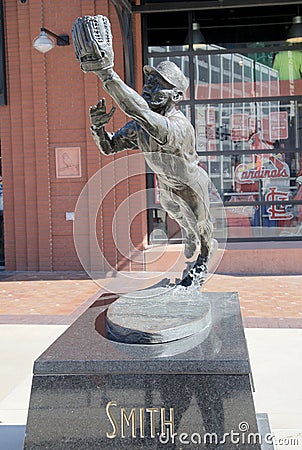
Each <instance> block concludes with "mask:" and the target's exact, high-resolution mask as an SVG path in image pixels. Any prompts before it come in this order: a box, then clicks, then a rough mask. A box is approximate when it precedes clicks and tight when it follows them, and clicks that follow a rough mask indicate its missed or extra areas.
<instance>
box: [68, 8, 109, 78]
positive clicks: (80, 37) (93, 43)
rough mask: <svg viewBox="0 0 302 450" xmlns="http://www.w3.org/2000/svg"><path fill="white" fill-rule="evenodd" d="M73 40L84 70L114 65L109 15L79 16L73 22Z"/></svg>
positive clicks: (94, 69) (104, 68) (103, 68)
mask: <svg viewBox="0 0 302 450" xmlns="http://www.w3.org/2000/svg"><path fill="white" fill-rule="evenodd" d="M72 40H73V45H74V50H75V54H76V57H77V59H78V60H79V61H80V66H81V69H82V70H83V72H91V71H97V70H106V69H109V68H112V67H113V58H114V54H113V48H112V34H111V27H110V22H109V20H108V19H107V17H105V16H101V15H97V16H84V17H79V18H78V19H76V20H75V22H74V24H73V28H72Z"/></svg>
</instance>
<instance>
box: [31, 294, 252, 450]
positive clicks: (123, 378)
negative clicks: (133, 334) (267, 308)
mask: <svg viewBox="0 0 302 450" xmlns="http://www.w3.org/2000/svg"><path fill="white" fill-rule="evenodd" d="M205 295H206V298H207V299H208V300H210V301H211V307H212V318H213V326H212V329H211V332H210V334H209V336H208V338H207V339H206V341H204V342H202V343H198V339H197V340H196V341H194V342H193V341H189V344H190V345H191V346H190V345H189V344H188V343H185V342H184V343H183V345H184V347H183V350H184V351H183V352H181V341H182V340H181V341H180V347H179V348H178V350H177V352H176V351H175V349H174V351H173V352H170V353H172V354H170V355H169V351H168V350H165V354H166V356H155V354H156V352H155V350H152V347H156V346H158V345H159V344H154V345H150V344H149V345H134V344H121V343H118V342H112V341H109V340H108V339H107V338H106V337H105V335H104V334H105V330H104V328H103V326H104V323H105V317H104V314H102V313H103V310H104V308H105V305H104V304H102V303H101V302H96V304H94V305H93V306H92V307H91V308H90V309H89V310H88V311H86V312H85V313H84V314H83V316H82V317H81V318H80V319H79V320H78V321H77V322H75V323H74V324H73V325H72V326H71V327H70V328H69V329H68V330H67V331H66V332H65V333H64V335H62V336H61V337H60V338H59V339H58V340H57V341H56V342H55V343H54V344H53V345H52V346H51V347H50V348H49V349H48V350H47V351H46V352H45V353H44V354H43V355H42V356H41V357H40V358H39V359H38V360H37V361H36V363H35V369H34V377H33V385H32V394H31V400H30V408H29V416H28V423H27V434H26V440H25V447H24V448H25V449H27V450H28V449H41V450H42V449H43V450H47V449H54V450H58V449H62V450H65V449H70V450H77V449H79V450H85V449H87V450H88V449H89V450H94V449H95V450H105V449H115V450H122V449H127V450H134V449H161V448H162V449H178V450H180V449H182V450H186V449H195V450H201V449H223V450H233V449H234V450H235V449H240V450H242V449H254V450H256V449H257V450H260V448H261V447H260V445H259V444H253V441H250V443H246V441H247V437H248V435H249V434H251V433H258V429H257V422H256V416H255V411H254V405H253V399H252V394H251V386H250V369H249V360H248V354H247V348H246V342H245V338H244V334H243V328H242V323H241V316H240V310H239V303H238V299H237V295H236V294H232V293H229V294H220V293H219V294H218V293H217V294H216V293H213V294H212V293H211V294H205ZM183 341H185V339H184V340H183ZM166 345H167V346H169V345H170V344H166ZM160 346H161V345H160ZM150 347H151V349H150ZM159 354H161V353H159ZM173 414H174V417H172V416H173ZM169 421H171V422H172V423H173V425H171V424H169V423H168V422H169ZM171 427H172V428H173V429H172V431H173V432H174V433H177V436H175V441H174V443H173V442H172V438H171V437H170V439H167V432H169V431H171ZM162 431H164V432H165V433H166V436H162V438H160V435H162ZM206 433H209V434H208V435H207V434H206ZM225 433H229V434H228V435H225V436H224V434H225ZM232 433H233V434H232ZM234 433H237V434H234ZM167 440H169V442H168V443H167V442H166V441H167ZM204 440H205V441H206V444H205V445H204V444H203V441H204ZM256 440H257V438H256ZM161 441H162V442H161ZM200 441H201V443H199V442H200ZM224 441H225V442H224ZM258 441H259V439H258Z"/></svg>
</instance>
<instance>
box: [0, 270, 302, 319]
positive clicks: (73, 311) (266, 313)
mask: <svg viewBox="0 0 302 450" xmlns="http://www.w3.org/2000/svg"><path fill="white" fill-rule="evenodd" d="M117 283H118V281H117ZM104 284H106V283H105V282H104ZM301 287H302V275H278V276H241V275H240V276H236V275H219V274H215V275H213V276H212V277H211V278H210V279H209V280H208V281H207V282H206V283H205V285H204V287H203V290H204V291H205V292H238V294H239V300H240V306H241V311H242V316H243V320H244V325H245V327H253V328H254V327H256V328H302V295H301ZM103 294H104V289H102V288H101V287H100V286H99V285H98V284H97V283H95V282H94V281H92V280H91V279H90V278H89V277H88V276H87V275H86V274H85V273H84V272H15V273H12V272H10V273H8V272H2V273H1V274H0V324H5V323H15V324H18V323H19V324H20V323H22V324H26V323H27V324H43V323H45V324H70V323H72V322H73V321H74V320H75V319H76V318H77V317H78V316H79V315H80V314H81V313H82V312H83V311H84V310H85V309H86V308H88V307H89V305H91V304H92V303H93V302H94V301H95V300H97V299H98V298H100V297H101V296H102V295H103Z"/></svg>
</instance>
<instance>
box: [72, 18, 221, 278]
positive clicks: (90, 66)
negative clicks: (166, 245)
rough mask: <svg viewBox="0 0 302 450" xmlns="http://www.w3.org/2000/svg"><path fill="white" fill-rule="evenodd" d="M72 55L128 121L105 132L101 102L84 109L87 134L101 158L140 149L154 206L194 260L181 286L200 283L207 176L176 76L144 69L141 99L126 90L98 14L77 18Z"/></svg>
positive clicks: (207, 223) (171, 67) (207, 226)
mask: <svg viewBox="0 0 302 450" xmlns="http://www.w3.org/2000/svg"><path fill="white" fill-rule="evenodd" d="M73 41H74V47H75V52H76V56H77V58H78V59H79V61H80V64H81V69H82V70H83V71H84V72H90V71H92V72H94V73H95V74H96V75H97V76H98V77H99V78H100V79H101V80H102V82H103V89H104V90H105V91H106V92H107V93H108V94H109V95H110V96H111V97H112V98H113V100H114V101H115V102H116V104H117V105H118V106H119V108H120V109H121V110H122V111H123V112H124V113H125V114H126V115H127V116H128V117H130V119H131V121H129V122H127V123H126V124H125V125H124V126H123V127H122V128H121V129H119V130H118V131H116V132H115V133H114V134H110V133H108V132H107V131H106V130H105V125H106V124H107V123H108V122H109V121H110V119H111V117H112V115H113V113H114V111H115V108H114V107H113V108H112V109H111V111H110V112H107V110H106V103H105V99H103V100H100V101H99V102H98V103H97V105H96V106H92V107H91V108H90V111H89V113H90V120H91V133H92V136H93V138H94V140H95V142H96V144H97V146H98V148H99V149H100V151H101V152H102V153H104V154H106V155H110V154H114V153H118V152H120V151H123V150H126V149H136V148H138V149H140V150H141V151H142V152H143V153H144V157H145V160H146V162H147V163H148V165H149V167H150V168H151V169H152V170H153V171H154V172H155V174H156V177H157V183H158V187H159V190H160V203H161V205H162V207H163V208H164V209H165V210H166V211H167V213H168V214H169V216H170V217H171V218H172V219H175V220H176V221H177V222H178V223H179V225H180V226H181V227H182V229H183V230H184V231H185V233H186V240H185V256H186V257H187V258H192V257H193V255H194V253H195V251H196V249H197V246H199V256H198V258H197V261H196V263H195V264H194V265H193V266H192V268H191V269H190V271H189V272H188V273H187V274H186V276H185V277H184V279H183V280H182V282H181V284H182V285H184V286H188V285H190V284H192V283H194V280H195V282H196V279H199V281H198V282H201V281H203V278H204V275H205V272H206V270H207V262H208V259H209V253H210V249H211V244H212V242H214V240H212V234H213V224H212V221H211V217H210V211H209V177H208V175H207V173H206V172H205V171H204V170H203V169H202V168H201V167H200V166H199V165H198V163H199V160H198V155H197V152H196V149H195V134H194V128H193V127H192V125H191V123H190V122H189V120H188V119H187V118H186V117H185V116H184V114H183V113H182V112H181V111H180V110H179V109H177V108H176V105H177V103H178V102H179V101H180V100H181V99H182V97H183V94H184V92H185V91H186V89H187V88H188V81H187V79H186V77H185V75H184V74H183V73H182V71H181V70H180V69H179V68H178V66H177V65H176V64H174V63H173V62H171V61H162V62H161V63H160V64H159V65H158V66H157V67H151V66H145V67H144V69H143V70H144V73H145V75H146V83H145V85H144V87H143V93H142V95H139V94H138V93H137V92H136V91H134V90H133V89H132V88H130V87H129V86H127V85H126V84H125V83H124V82H123V81H122V80H121V78H120V77H119V76H118V75H117V73H116V72H115V71H114V70H113V50H112V36H111V30H110V23H109V20H108V19H107V18H106V17H104V16H101V15H98V16H85V17H83V18H78V19H77V20H76V21H75V23H74V27H73ZM195 284H196V283H195Z"/></svg>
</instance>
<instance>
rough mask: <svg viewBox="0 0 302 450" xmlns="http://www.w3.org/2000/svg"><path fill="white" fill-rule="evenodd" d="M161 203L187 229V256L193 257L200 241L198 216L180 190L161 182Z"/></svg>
mask: <svg viewBox="0 0 302 450" xmlns="http://www.w3.org/2000/svg"><path fill="white" fill-rule="evenodd" d="M159 188H160V203H161V205H162V207H163V208H164V209H165V210H166V211H167V213H168V214H169V216H170V217H171V219H174V220H176V222H178V224H179V225H180V226H181V228H182V229H183V230H184V231H185V234H186V242H185V256H186V258H191V257H192V256H193V255H194V253H195V251H196V248H197V245H198V243H199V233H198V226H197V222H196V216H195V214H194V213H193V211H192V210H191V208H190V206H189V205H188V204H187V202H186V201H185V200H184V199H183V198H181V197H180V195H179V191H174V190H172V189H171V188H169V187H168V186H166V185H165V184H163V183H159Z"/></svg>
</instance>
